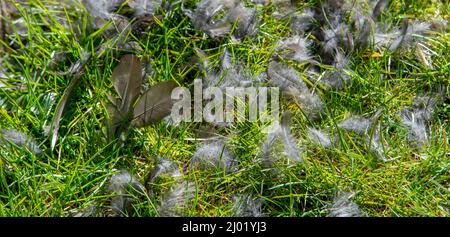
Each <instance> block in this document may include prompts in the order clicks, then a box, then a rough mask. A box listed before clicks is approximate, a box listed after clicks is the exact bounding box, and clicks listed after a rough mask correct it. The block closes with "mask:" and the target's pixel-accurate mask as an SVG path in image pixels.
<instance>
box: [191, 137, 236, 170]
mask: <svg viewBox="0 0 450 237" xmlns="http://www.w3.org/2000/svg"><path fill="white" fill-rule="evenodd" d="M237 164H238V163H237V160H236V158H235V157H234V155H233V153H232V152H231V151H230V150H229V148H228V147H227V145H226V144H225V142H223V141H220V140H216V141H212V142H211V141H207V142H204V143H203V144H201V145H199V146H198V147H197V150H196V151H195V153H194V155H193V156H192V159H191V162H190V167H191V168H195V167H199V168H202V169H213V170H214V169H216V170H224V171H226V172H233V171H235V170H236V169H237Z"/></svg>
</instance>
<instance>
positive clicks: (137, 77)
mask: <svg viewBox="0 0 450 237" xmlns="http://www.w3.org/2000/svg"><path fill="white" fill-rule="evenodd" d="M112 81H113V85H114V88H115V89H116V92H117V94H119V96H120V99H121V102H120V105H118V106H119V107H118V110H119V112H120V113H121V114H125V115H126V114H129V113H130V112H131V110H132V107H133V105H134V103H135V102H136V100H137V98H138V97H139V94H140V93H141V87H142V82H143V81H142V67H141V62H140V60H139V59H138V58H137V57H136V56H135V55H130V54H129V55H125V56H124V57H122V59H121V60H120V64H119V65H118V66H117V67H116V68H114V71H113V74H112Z"/></svg>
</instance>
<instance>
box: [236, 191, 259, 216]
mask: <svg viewBox="0 0 450 237" xmlns="http://www.w3.org/2000/svg"><path fill="white" fill-rule="evenodd" d="M233 199H234V200H233V201H234V205H233V213H234V216H236V217H265V216H266V214H264V213H263V212H262V205H263V200H262V199H258V198H255V197H253V196H252V195H250V194H241V195H237V196H235V197H233Z"/></svg>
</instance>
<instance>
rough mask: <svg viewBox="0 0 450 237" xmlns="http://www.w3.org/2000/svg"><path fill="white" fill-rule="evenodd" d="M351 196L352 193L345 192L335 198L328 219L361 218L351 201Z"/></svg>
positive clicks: (360, 213) (358, 210) (359, 211)
mask: <svg viewBox="0 0 450 237" xmlns="http://www.w3.org/2000/svg"><path fill="white" fill-rule="evenodd" d="M353 195H354V194H353V193H348V192H345V193H341V194H340V195H338V196H337V197H335V198H334V201H333V205H332V206H331V208H330V209H329V213H328V217H363V216H364V215H363V213H362V212H361V210H360V209H359V206H358V205H357V204H356V203H353V202H352V201H351V198H352V196H353Z"/></svg>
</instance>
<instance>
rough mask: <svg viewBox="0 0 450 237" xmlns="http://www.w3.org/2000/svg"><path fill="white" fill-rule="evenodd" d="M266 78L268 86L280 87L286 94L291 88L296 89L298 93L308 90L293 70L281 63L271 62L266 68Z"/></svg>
mask: <svg viewBox="0 0 450 237" xmlns="http://www.w3.org/2000/svg"><path fill="white" fill-rule="evenodd" d="M267 76H268V78H269V84H270V85H272V86H276V87H280V89H281V90H282V91H284V92H287V93H289V92H290V89H291V88H296V89H298V90H299V91H304V90H307V88H308V87H307V86H306V83H305V82H304V81H303V80H302V79H301V78H300V77H299V76H298V74H297V71H295V69H293V68H292V67H290V66H289V65H287V64H284V63H281V62H275V61H273V62H271V63H270V64H269V66H268V68H267Z"/></svg>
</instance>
